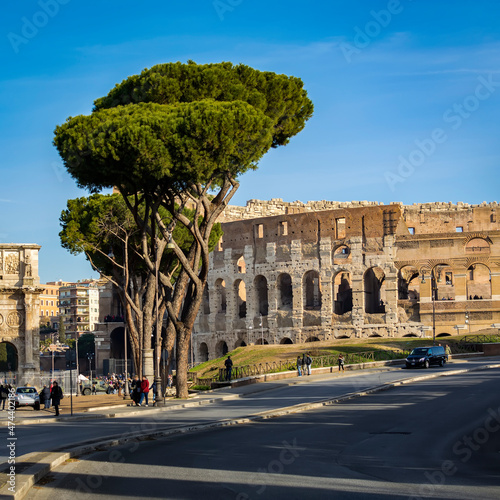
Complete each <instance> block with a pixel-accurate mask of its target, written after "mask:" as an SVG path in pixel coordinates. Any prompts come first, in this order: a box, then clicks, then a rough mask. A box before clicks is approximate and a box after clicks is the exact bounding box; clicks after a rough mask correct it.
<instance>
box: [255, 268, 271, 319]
mask: <svg viewBox="0 0 500 500" xmlns="http://www.w3.org/2000/svg"><path fill="white" fill-rule="evenodd" d="M254 287H255V297H256V302H257V306H258V315H261V316H267V315H268V312H269V301H268V296H267V279H266V278H265V277H264V276H261V275H259V276H256V277H255V280H254Z"/></svg>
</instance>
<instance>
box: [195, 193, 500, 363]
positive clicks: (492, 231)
mask: <svg viewBox="0 0 500 500" xmlns="http://www.w3.org/2000/svg"><path fill="white" fill-rule="evenodd" d="M499 217H500V210H499V207H498V205H497V203H492V204H486V203H483V204H481V205H476V206H471V205H467V204H463V203H459V204H457V205H453V204H451V203H429V204H415V205H411V206H404V205H402V204H391V205H380V204H378V203H377V202H353V203H336V202H309V203H307V204H303V203H300V202H295V203H284V202H282V200H271V201H270V202H260V201H258V200H251V201H250V202H248V203H247V206H246V207H228V208H227V209H226V211H225V215H224V219H223V222H222V228H223V231H224V235H223V237H222V239H221V241H220V242H219V245H218V247H217V248H216V249H215V250H214V252H213V253H212V255H211V264H210V266H211V267H210V272H209V279H208V287H207V289H206V291H205V299H204V303H203V305H202V307H201V309H200V313H199V315H198V318H197V322H196V325H195V330H194V335H193V343H194V349H195V356H196V359H197V360H198V361H203V360H206V359H210V358H214V357H217V356H221V355H222V354H224V353H225V352H227V350H232V349H234V348H235V347H238V346H241V345H251V344H261V343H264V344H271V343H298V342H307V341H314V340H329V339H336V338H351V337H404V336H423V335H427V336H429V335H432V332H429V330H430V329H432V325H433V321H434V322H435V328H436V336H444V335H453V334H457V333H464V330H463V329H464V328H467V329H470V330H471V331H475V330H479V329H483V328H487V327H490V326H491V324H493V323H500V226H499ZM433 309H434V315H433Z"/></svg>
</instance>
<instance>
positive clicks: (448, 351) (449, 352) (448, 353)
mask: <svg viewBox="0 0 500 500" xmlns="http://www.w3.org/2000/svg"><path fill="white" fill-rule="evenodd" d="M444 350H445V352H446V354H447V356H451V347H450V344H446V346H445V348H444Z"/></svg>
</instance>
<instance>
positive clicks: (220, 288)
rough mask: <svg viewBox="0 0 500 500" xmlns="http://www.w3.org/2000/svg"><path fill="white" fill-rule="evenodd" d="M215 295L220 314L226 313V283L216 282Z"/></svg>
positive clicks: (222, 281)
mask: <svg viewBox="0 0 500 500" xmlns="http://www.w3.org/2000/svg"><path fill="white" fill-rule="evenodd" d="M215 293H216V294H217V308H218V311H217V312H219V313H225V312H226V282H225V281H224V280H223V279H218V280H217V281H216V282H215Z"/></svg>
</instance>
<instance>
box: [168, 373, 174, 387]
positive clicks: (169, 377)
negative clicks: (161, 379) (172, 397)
mask: <svg viewBox="0 0 500 500" xmlns="http://www.w3.org/2000/svg"><path fill="white" fill-rule="evenodd" d="M173 382H174V377H172V374H171V373H169V374H168V380H167V387H168V388H169V389H171V388H172V384H173Z"/></svg>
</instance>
